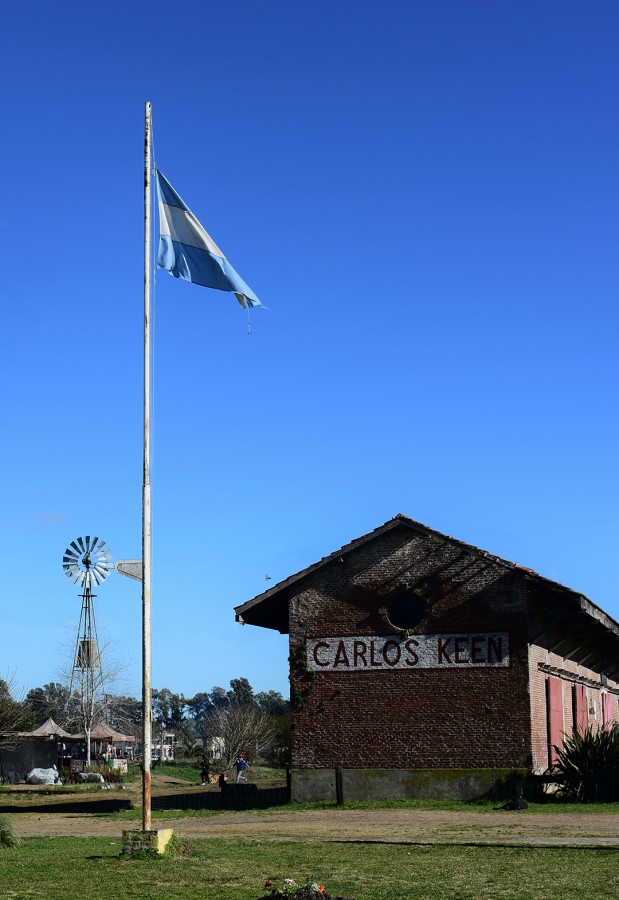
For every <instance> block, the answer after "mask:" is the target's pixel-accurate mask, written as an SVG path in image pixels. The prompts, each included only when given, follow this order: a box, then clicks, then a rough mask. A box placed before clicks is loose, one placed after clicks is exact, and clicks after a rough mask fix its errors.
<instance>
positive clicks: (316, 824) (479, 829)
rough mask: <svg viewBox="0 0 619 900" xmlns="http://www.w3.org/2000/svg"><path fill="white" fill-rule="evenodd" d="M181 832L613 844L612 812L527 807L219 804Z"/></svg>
mask: <svg viewBox="0 0 619 900" xmlns="http://www.w3.org/2000/svg"><path fill="white" fill-rule="evenodd" d="M11 818H12V820H13V824H14V826H15V829H16V831H17V832H18V834H20V835H21V836H23V837H40V836H42V835H63V836H65V835H66V836H68V835H73V836H105V835H116V836H117V837H120V833H121V831H122V830H123V828H140V823H139V821H135V823H131V824H129V823H127V824H123V823H120V822H119V821H116V820H113V819H108V818H107V817H102V816H99V815H96V814H92V813H82V812H76V811H71V812H69V811H67V812H49V813H46V812H41V811H37V812H28V811H25V810H24V811H23V812H21V811H19V812H14V813H12V815H11ZM154 827H156V828H157V827H158V828H165V827H172V828H174V831H175V832H176V834H178V835H179V836H181V837H196V838H197V837H223V838H234V837H243V838H245V839H249V840H260V841H265V840H268V841H281V840H284V841H290V840H297V841H303V840H320V841H364V842H366V841H370V842H372V841H378V842H387V843H411V844H462V843H465V844H508V845H527V846H570V847H619V812H609V813H607V814H604V813H602V814H596V815H592V814H587V813H586V812H583V814H582V815H581V814H574V813H570V814H566V813H560V812H556V813H555V812H546V811H544V812H543V813H540V812H536V813H532V812H528V811H526V810H518V811H507V810H494V811H476V810H471V811H468V810H467V811H454V812H452V811H447V810H414V809H398V810H393V809H384V810H349V809H342V810H337V809H333V810H319V811H318V810H317V811H306V812H275V813H268V812H237V813H235V812H222V813H218V814H217V815H213V816H208V817H204V818H200V817H197V816H187V817H184V818H175V819H170V820H168V821H166V820H165V818H157V819H156V822H154Z"/></svg>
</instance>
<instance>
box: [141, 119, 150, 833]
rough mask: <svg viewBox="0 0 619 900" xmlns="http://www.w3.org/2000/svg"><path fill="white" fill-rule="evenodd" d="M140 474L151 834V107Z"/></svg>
mask: <svg viewBox="0 0 619 900" xmlns="http://www.w3.org/2000/svg"><path fill="white" fill-rule="evenodd" d="M144 113H145V115H144V120H145V122H144V472H143V482H142V717H143V725H142V728H143V731H142V830H143V831H150V830H151V756H152V747H151V738H152V735H151V731H152V710H151V705H152V704H151V683H150V681H151V666H150V659H151V634H150V601H151V521H150V519H151V516H150V368H151V367H150V307H151V304H150V269H151V259H150V256H151V246H150V240H151V227H150V216H151V104H150V103H148V102H147V103H146V104H145V108H144Z"/></svg>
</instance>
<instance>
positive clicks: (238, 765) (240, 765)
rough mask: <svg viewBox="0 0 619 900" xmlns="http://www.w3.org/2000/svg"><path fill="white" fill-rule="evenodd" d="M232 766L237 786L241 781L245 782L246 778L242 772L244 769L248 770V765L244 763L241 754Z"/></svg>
mask: <svg viewBox="0 0 619 900" xmlns="http://www.w3.org/2000/svg"><path fill="white" fill-rule="evenodd" d="M234 765H235V766H236V784H239V783H240V782H241V781H245V782H247V778H246V777H245V775H244V774H243V772H244V771H245V769H249V763H246V762H245V757H244V756H243V754H242V753H239V755H238V757H237V759H236V763H235V764H234Z"/></svg>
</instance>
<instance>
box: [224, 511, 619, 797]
mask: <svg viewBox="0 0 619 900" xmlns="http://www.w3.org/2000/svg"><path fill="white" fill-rule="evenodd" d="M235 612H236V618H237V621H239V622H243V623H247V624H250V625H259V626H261V627H264V628H273V629H276V630H278V631H280V632H281V633H282V634H288V635H289V637H290V683H291V713H292V726H293V727H292V796H293V798H294V799H298V800H317V799H331V798H334V797H335V790H336V788H335V784H336V771H337V770H338V769H341V770H342V771H341V778H342V782H343V790H344V795H345V796H346V797H347V798H350V799H353V798H355V797H358V798H361V797H376V798H389V797H402V796H410V797H414V796H461V797H471V796H476V795H479V794H481V793H483V792H484V791H485V790H487V789H488V788H489V787H490V786H491V785H492V784H493V783H495V782H497V781H500V780H501V779H504V778H506V777H508V776H509V774H510V773H511V772H513V771H514V770H522V769H525V770H533V771H537V772H543V771H545V770H546V769H547V768H548V767H549V766H551V765H552V762H553V749H552V748H553V746H554V745H555V744H560V743H561V739H562V735H563V734H564V733H569V732H571V731H572V729H573V728H574V727H578V728H583V727H584V726H585V725H587V724H590V723H591V724H593V723H595V724H597V725H600V726H602V725H604V724H607V723H609V722H611V721H612V720H619V653H618V651H619V625H618V624H617V623H616V622H614V621H613V620H612V619H611V618H610V617H609V616H607V615H606V614H605V613H604V612H603V611H602V610H601V609H599V608H598V607H597V606H595V604H593V603H591V601H589V600H588V599H587V598H586V597H583V596H582V595H581V594H579V593H578V592H576V591H572V590H570V589H569V588H566V587H563V586H562V585H560V584H557V583H555V582H553V581H550V580H548V579H547V578H543V577H542V576H540V575H538V574H536V573H535V572H533V571H532V570H530V569H525V568H523V567H522V566H519V565H515V564H514V563H510V562H508V561H506V560H504V559H500V558H499V557H496V556H493V555H492V554H490V553H487V552H485V551H483V550H480V549H478V548H477V547H473V546H471V545H470V544H465V543H463V542H462V541H458V540H456V539H454V538H452V537H448V536H447V535H444V534H440V533H439V532H437V531H433V530H432V529H431V528H428V527H426V526H424V525H421V524H419V523H418V522H414V521H413V520H412V519H409V518H407V517H406V516H403V515H398V516H396V517H395V518H393V519H391V520H390V521H388V522H386V523H385V524H384V525H382V526H381V527H379V528H377V529H375V530H374V531H372V532H371V533H370V534H366V535H364V536H363V537H360V538H358V539H357V540H354V541H352V542H351V543H350V544H347V545H346V546H344V547H342V548H341V549H340V550H337V551H335V553H332V554H331V555H330V556H327V557H325V558H324V559H321V560H320V561H319V562H317V563H315V564H314V565H312V566H309V567H308V568H307V569H304V570H303V571H301V572H298V573H297V574H296V575H292V576H291V577H290V578H287V579H286V580H285V581H282V582H281V583H280V584H277V585H275V586H274V587H272V588H270V589H269V590H267V591H265V592H264V593H263V594H260V595H259V596H258V597H255V598H254V599H253V600H250V601H248V602H247V603H244V604H243V605H242V606H239V607H237V608H236V609H235Z"/></svg>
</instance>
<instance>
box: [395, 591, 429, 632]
mask: <svg viewBox="0 0 619 900" xmlns="http://www.w3.org/2000/svg"><path fill="white" fill-rule="evenodd" d="M425 611H426V604H425V602H424V601H423V600H422V599H421V597H418V596H417V595H416V594H398V596H397V597H394V598H393V599H392V600H391V602H390V603H389V605H388V607H387V618H388V619H389V621H390V622H391V624H392V625H395V627H396V628H414V627H415V626H416V625H419V623H420V622H421V620H422V619H423V617H424V615H425Z"/></svg>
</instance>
